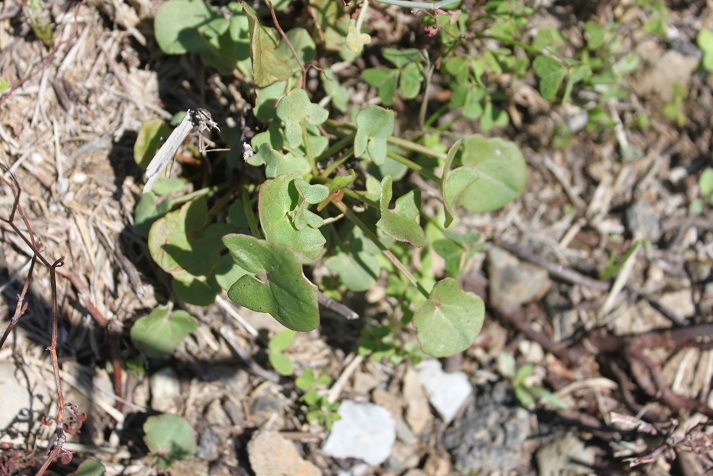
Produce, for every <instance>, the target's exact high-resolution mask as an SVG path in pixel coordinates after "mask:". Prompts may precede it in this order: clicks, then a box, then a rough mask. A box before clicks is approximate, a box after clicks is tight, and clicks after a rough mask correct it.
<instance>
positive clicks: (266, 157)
mask: <svg viewBox="0 0 713 476" xmlns="http://www.w3.org/2000/svg"><path fill="white" fill-rule="evenodd" d="M248 163H249V164H250V165H254V166H260V165H264V166H265V176H266V177H267V178H275V177H277V176H278V175H284V174H289V173H290V172H299V173H300V175H304V174H308V173H309V172H310V166H309V161H308V160H307V157H305V156H304V155H294V154H282V153H280V152H278V151H276V150H275V149H273V148H272V147H271V146H270V144H268V143H264V144H261V145H260V147H258V149H257V152H255V155H253V156H252V157H250V158H249V159H248Z"/></svg>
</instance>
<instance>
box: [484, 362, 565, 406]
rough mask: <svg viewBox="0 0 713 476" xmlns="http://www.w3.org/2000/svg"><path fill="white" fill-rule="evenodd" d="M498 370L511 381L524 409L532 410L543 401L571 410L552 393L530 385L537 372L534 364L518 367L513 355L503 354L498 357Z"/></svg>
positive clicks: (516, 396)
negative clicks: (530, 380)
mask: <svg viewBox="0 0 713 476" xmlns="http://www.w3.org/2000/svg"><path fill="white" fill-rule="evenodd" d="M498 370H499V371H500V373H501V374H502V376H503V377H505V378H507V379H508V380H510V383H511V384H512V389H513V392H514V393H515V398H517V400H518V401H519V402H520V404H521V405H522V406H523V407H525V408H528V409H532V408H534V407H535V404H536V403H537V402H538V401H542V402H545V403H547V404H548V405H551V406H553V407H555V408H560V409H567V408H569V405H568V404H567V403H566V402H564V401H562V400H560V399H559V398H558V397H557V396H555V395H554V394H553V393H552V392H549V391H547V390H545V389H544V388H542V387H540V386H538V385H532V384H530V383H528V380H529V378H530V377H532V375H533V374H534V371H535V366H534V365H533V364H529V363H528V364H525V365H522V366H520V367H518V366H517V364H516V363H515V359H514V358H513V356H512V355H510V354H508V353H507V352H501V353H500V354H499V355H498Z"/></svg>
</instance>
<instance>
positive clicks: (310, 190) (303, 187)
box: [295, 178, 329, 205]
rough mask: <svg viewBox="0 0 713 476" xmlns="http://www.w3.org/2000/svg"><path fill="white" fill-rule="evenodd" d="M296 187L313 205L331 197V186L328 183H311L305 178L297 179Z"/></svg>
mask: <svg viewBox="0 0 713 476" xmlns="http://www.w3.org/2000/svg"><path fill="white" fill-rule="evenodd" d="M295 188H297V192H298V193H299V194H300V195H301V196H302V198H304V200H305V202H307V203H310V204H312V205H316V204H317V203H321V202H323V201H325V200H326V199H327V198H328V197H329V188H328V187H327V186H326V185H322V184H315V185H310V184H309V182H307V181H306V180H304V179H299V178H298V179H296V180H295Z"/></svg>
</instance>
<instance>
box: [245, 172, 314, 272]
mask: <svg viewBox="0 0 713 476" xmlns="http://www.w3.org/2000/svg"><path fill="white" fill-rule="evenodd" d="M301 178H302V175H301V174H299V173H297V172H292V173H289V174H286V175H280V176H278V177H276V178H275V179H272V180H267V181H265V183H263V184H262V186H261V187H260V198H259V202H258V209H259V212H260V224H261V225H262V230H263V232H264V233H265V239H266V240H268V241H271V242H273V243H281V244H283V245H287V246H289V247H291V248H292V249H294V250H295V251H296V252H298V253H300V254H302V255H303V256H304V257H305V258H307V259H317V258H318V257H319V255H320V254H321V253H322V249H323V247H324V244H325V243H326V240H325V238H324V236H323V235H322V233H321V232H320V231H319V230H317V229H314V228H311V227H306V228H303V229H301V230H298V229H297V228H296V227H295V225H294V223H293V221H292V218H291V216H292V213H293V211H294V210H295V209H296V208H297V207H298V205H299V203H298V197H299V194H298V193H297V190H296V189H295V188H294V186H293V185H292V183H293V182H294V181H295V179H301Z"/></svg>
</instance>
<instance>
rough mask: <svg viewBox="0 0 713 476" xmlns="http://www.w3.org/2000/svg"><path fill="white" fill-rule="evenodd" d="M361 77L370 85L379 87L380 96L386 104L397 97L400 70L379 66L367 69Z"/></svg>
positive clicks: (389, 103) (391, 102)
mask: <svg viewBox="0 0 713 476" xmlns="http://www.w3.org/2000/svg"><path fill="white" fill-rule="evenodd" d="M361 77H362V78H363V79H364V81H366V82H367V84H369V85H370V86H373V87H375V88H376V89H377V91H378V93H379V97H380V98H381V100H382V102H383V103H384V105H386V106H390V105H391V104H393V102H394V98H395V97H396V84H397V82H398V79H399V70H397V69H391V68H387V67H385V66H378V67H376V68H369V69H365V70H364V71H362V73H361Z"/></svg>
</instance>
